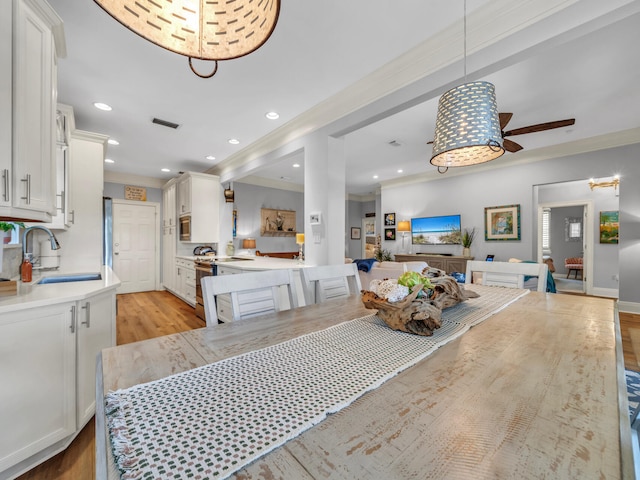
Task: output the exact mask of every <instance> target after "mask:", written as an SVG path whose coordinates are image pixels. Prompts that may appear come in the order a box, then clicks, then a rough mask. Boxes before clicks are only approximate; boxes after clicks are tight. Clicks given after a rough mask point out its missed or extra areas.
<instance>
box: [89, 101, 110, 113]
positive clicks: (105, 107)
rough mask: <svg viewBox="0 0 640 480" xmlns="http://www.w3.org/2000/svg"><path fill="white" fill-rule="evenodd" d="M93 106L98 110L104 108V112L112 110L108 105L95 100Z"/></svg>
mask: <svg viewBox="0 0 640 480" xmlns="http://www.w3.org/2000/svg"><path fill="white" fill-rule="evenodd" d="M93 106H94V107H96V108H98V109H100V110H104V111H105V112H110V111H111V110H113V109H112V108H111V107H110V106H109V105H107V104H106V103H102V102H95V103H94V104H93Z"/></svg>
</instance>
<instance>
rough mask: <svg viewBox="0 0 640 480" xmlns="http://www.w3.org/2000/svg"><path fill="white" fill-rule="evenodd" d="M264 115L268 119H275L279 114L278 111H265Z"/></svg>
mask: <svg viewBox="0 0 640 480" xmlns="http://www.w3.org/2000/svg"><path fill="white" fill-rule="evenodd" d="M264 116H265V117H267V118H268V119H269V120H277V119H278V118H280V115H279V114H278V112H267V113H265V115H264Z"/></svg>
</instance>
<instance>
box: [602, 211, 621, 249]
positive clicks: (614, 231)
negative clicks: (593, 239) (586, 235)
mask: <svg viewBox="0 0 640 480" xmlns="http://www.w3.org/2000/svg"><path fill="white" fill-rule="evenodd" d="M619 227H620V223H619V221H618V211H613V212H600V243H610V244H616V243H618V233H619V230H618V229H619Z"/></svg>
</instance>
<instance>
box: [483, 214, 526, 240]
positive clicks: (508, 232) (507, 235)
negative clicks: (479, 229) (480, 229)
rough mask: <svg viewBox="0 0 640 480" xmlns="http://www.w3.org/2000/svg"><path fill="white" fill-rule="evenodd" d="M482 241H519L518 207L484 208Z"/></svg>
mask: <svg viewBox="0 0 640 480" xmlns="http://www.w3.org/2000/svg"><path fill="white" fill-rule="evenodd" d="M484 239H485V240H487V241H491V240H520V205H503V206H500V207H485V209H484Z"/></svg>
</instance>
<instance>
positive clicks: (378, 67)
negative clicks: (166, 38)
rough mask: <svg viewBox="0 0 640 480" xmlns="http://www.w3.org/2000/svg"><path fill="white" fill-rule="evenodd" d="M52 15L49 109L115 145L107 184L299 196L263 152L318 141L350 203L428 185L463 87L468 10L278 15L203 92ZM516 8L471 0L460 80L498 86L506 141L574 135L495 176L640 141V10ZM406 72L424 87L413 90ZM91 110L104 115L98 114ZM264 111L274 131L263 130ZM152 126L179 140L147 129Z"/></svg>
mask: <svg viewBox="0 0 640 480" xmlns="http://www.w3.org/2000/svg"><path fill="white" fill-rule="evenodd" d="M49 3H50V4H51V5H52V7H53V8H54V9H55V10H56V12H57V13H58V14H59V15H60V17H61V18H62V19H63V22H64V30H65V37H66V43H67V56H66V58H63V59H61V60H60V61H59V65H58V72H59V96H58V100H59V102H61V103H65V104H68V105H71V106H72V107H73V108H74V113H75V121H76V128H79V129H81V130H87V131H91V132H97V133H102V134H105V135H108V136H109V137H112V138H114V139H116V140H118V141H119V142H120V144H119V145H117V146H112V145H109V147H108V151H107V157H108V158H110V159H112V160H113V161H114V163H112V164H105V171H106V172H108V173H113V174H121V175H128V176H131V178H135V177H133V176H136V177H153V178H158V179H163V180H168V179H169V178H171V177H173V176H175V175H176V174H177V172H179V171H200V172H202V171H214V172H216V173H220V174H221V175H222V178H223V179H226V180H234V181H237V180H240V179H242V178H245V179H246V181H252V182H258V181H259V180H258V178H261V179H267V181H272V183H273V182H275V183H274V184H277V183H278V182H285V183H286V184H287V185H288V186H290V187H292V184H293V185H296V184H298V185H302V184H303V172H304V156H303V154H302V153H301V152H300V151H291V152H289V151H286V152H284V153H283V154H282V155H281V156H279V155H265V152H267V151H269V149H271V147H276V148H277V147H279V146H282V145H285V144H286V143H287V142H290V141H291V140H295V139H296V138H299V137H301V136H302V135H304V134H306V133H309V132H311V131H314V130H317V129H320V128H322V129H325V130H326V132H327V134H328V135H334V136H343V137H344V146H345V156H346V167H345V168H346V177H347V192H348V193H350V194H352V195H368V194H371V193H373V192H375V191H376V190H377V189H378V188H379V187H380V185H384V184H385V183H387V182H393V181H396V180H397V179H398V178H400V177H407V176H410V177H412V178H417V177H422V176H425V175H426V176H428V175H432V176H433V175H437V174H436V173H435V170H434V167H432V166H431V165H430V164H429V158H430V156H431V147H430V145H427V144H426V142H427V141H429V140H431V139H432V135H433V130H434V124H435V116H436V108H437V99H438V97H439V96H440V95H441V94H442V93H443V92H444V91H446V89H447V88H450V87H451V86H454V85H456V84H457V83H461V81H463V80H464V77H463V71H464V66H463V61H462V58H463V54H462V52H463V51H464V50H463V44H462V38H464V36H463V33H462V32H463V31H464V30H463V27H462V26H463V22H462V18H463V8H462V2H456V3H459V4H460V5H453V6H452V2H451V1H450V0H429V1H424V0H411V1H409V0H407V1H403V2H397V1H394V0H377V1H376V2H375V8H372V7H371V2H369V1H366V0H350V1H349V2H338V1H329V2H309V1H302V0H298V1H287V0H283V1H282V6H281V14H280V18H279V21H278V24H277V26H276V29H275V31H274V33H273V35H272V37H271V38H270V39H269V40H268V41H267V43H266V44H265V45H264V46H263V47H261V48H260V49H259V50H257V51H256V52H254V53H252V54H250V55H248V56H245V57H242V58H239V59H236V60H231V61H226V62H221V63H220V66H219V70H218V73H217V74H216V75H215V76H214V77H213V78H210V79H201V78H198V77H196V76H195V75H194V74H193V73H192V72H191V71H190V70H189V67H188V64H187V59H186V58H185V57H182V56H180V55H177V54H174V53H171V52H168V51H166V50H163V49H161V48H159V47H157V46H155V45H153V44H151V43H149V42H147V41H146V40H144V39H142V38H140V37H138V36H137V35H136V34H134V33H132V32H130V31H129V30H127V29H126V28H125V27H123V26H122V25H120V24H119V23H117V22H116V21H114V20H113V19H112V18H111V17H110V16H109V15H108V14H106V13H105V12H104V11H102V10H101V8H100V7H98V6H97V4H95V3H94V2H91V1H83V2H69V1H68V0H49ZM511 3H513V2H510V1H507V0H493V1H492V0H467V37H468V40H467V60H466V63H467V71H468V74H469V77H468V78H469V79H470V80H471V79H483V80H488V81H490V82H492V83H494V84H495V86H496V95H497V100H498V107H499V110H500V111H502V112H513V113H514V116H513V118H512V120H511V122H510V123H509V125H508V129H512V128H518V127H523V126H527V125H530V124H536V123H542V122H547V121H551V120H560V119H565V118H575V119H576V124H575V125H574V126H572V127H568V128H562V129H558V130H552V131H547V132H540V133H533V134H527V135H522V136H517V137H511V139H512V140H514V141H516V142H518V143H520V144H521V145H522V146H523V147H524V150H523V151H521V152H518V153H517V154H509V153H507V154H505V156H504V157H502V159H500V160H499V161H495V162H502V163H505V162H512V161H527V159H528V158H534V157H536V155H537V154H539V152H542V151H548V150H549V148H557V149H558V151H560V150H562V151H564V152H565V153H570V150H571V148H575V150H576V151H581V149H582V151H584V148H585V147H584V145H585V143H588V141H589V139H593V138H594V137H597V138H601V136H602V135H607V136H612V137H615V136H616V135H617V136H620V132H629V131H632V132H634V135H632V137H634V136H635V130H634V129H638V128H639V127H640V115H638V114H637V105H640V93H639V92H640V89H638V88H637V85H638V80H639V79H640V60H639V59H640V56H638V55H637V53H636V52H635V51H633V50H632V48H634V47H633V46H634V45H639V44H640V29H638V28H637V26H638V25H639V24H640V13H639V12H640V2H639V1H632V0H626V1H625V0H615V1H611V2H599V1H596V0H581V1H580V2H575V1H570V0H566V1H561V0H545V2H540V1H539V2H523V3H524V4H534V3H537V8H539V10H538V11H533V7H527V8H530V9H531V10H532V11H531V17H532V18H527V19H523V20H522V21H519V22H514V17H515V15H516V14H517V13H518V14H519V12H520V11H525V10H517V11H516V10H515V9H516V7H514V6H511ZM516 3H520V2H516ZM604 3H606V4H607V5H601V4H604ZM542 4H544V9H541V8H542V7H541V5H542ZM518 8H521V9H524V7H518ZM509 9H511V10H509ZM527 12H528V10H527ZM510 22H511V23H510ZM482 25H490V26H491V25H492V27H491V28H485V29H481V28H480V26H482ZM452 32H453V33H452ZM494 32H495V34H494ZM498 33H499V34H498ZM490 34H491V35H490ZM414 58H416V59H422V58H424V62H425V63H424V66H422V65H419V62H413V61H411V62H409V61H408V60H413V59H414ZM438 61H440V62H441V63H440V64H438ZM403 62H404V63H403ZM415 65H417V66H418V67H420V68H422V69H423V71H420V72H419V73H418V74H416V73H415V71H412V69H411V66H415ZM197 68H199V69H200V70H203V71H205V70H207V69H209V68H210V66H209V65H207V64H198V65H197ZM416 68H417V67H416ZM416 68H414V70H416ZM456 82H457V83H456ZM94 102H104V103H107V104H109V105H111V106H112V107H113V110H112V111H111V112H103V111H100V110H98V109H96V108H95V107H93V103H94ZM631 106H635V108H631ZM269 111H276V112H278V113H279V114H280V118H279V119H277V120H268V119H267V118H266V117H265V114H266V113H267V112H269ZM154 117H155V118H159V119H162V120H166V121H170V122H174V123H177V124H179V125H180V126H179V128H177V129H176V130H173V129H169V128H167V127H163V126H159V125H156V124H153V123H152V119H153V118H154ZM628 137H629V135H627V136H626V137H625V138H626V140H624V141H626V142H627V143H629V140H628ZM230 138H237V139H239V140H240V144H239V145H231V144H229V143H228V140H229V139H230ZM631 141H634V140H631ZM635 141H640V138H635ZM591 142H592V143H593V141H592V140H591ZM596 143H597V142H596ZM545 149H546V150H545ZM207 155H212V156H215V160H207V159H206V158H205V157H206V156H207ZM538 157H539V155H538ZM256 159H258V161H256ZM293 163H298V164H300V167H298V168H294V167H292V164H293ZM492 163H494V162H492ZM247 164H249V165H251V166H247ZM238 165H244V166H242V167H238ZM161 168H168V169H170V172H162V171H161ZM218 170H219V172H218ZM398 170H402V172H398ZM612 173H614V172H612ZM374 175H378V178H373V176H374ZM292 188H295V187H292Z"/></svg>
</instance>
